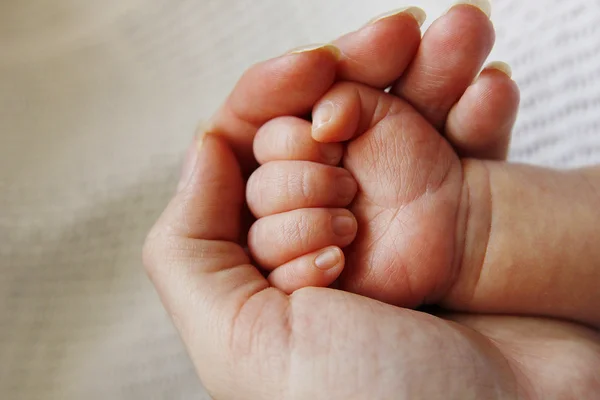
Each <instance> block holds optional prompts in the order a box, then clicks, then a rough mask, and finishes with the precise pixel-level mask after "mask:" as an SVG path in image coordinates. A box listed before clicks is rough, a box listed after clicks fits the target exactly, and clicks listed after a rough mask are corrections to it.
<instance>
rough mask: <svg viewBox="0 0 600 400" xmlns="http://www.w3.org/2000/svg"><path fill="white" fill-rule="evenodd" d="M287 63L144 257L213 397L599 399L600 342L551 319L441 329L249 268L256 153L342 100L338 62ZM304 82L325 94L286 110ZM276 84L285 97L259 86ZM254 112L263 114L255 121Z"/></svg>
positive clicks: (223, 133) (230, 109)
mask: <svg viewBox="0 0 600 400" xmlns="http://www.w3.org/2000/svg"><path fill="white" fill-rule="evenodd" d="M400 20H402V19H399V20H398V21H400ZM384 21H385V20H384ZM388 21H389V19H388ZM398 21H397V22H398ZM388 23H389V22H387V23H386V24H388ZM395 23H396V22H394V24H395ZM387 38H389V36H387V35H382V36H381V37H373V38H372V39H373V40H387ZM374 48H378V47H377V46H374ZM396 48H398V49H401V48H402V47H396ZM399 51H401V50H399ZM387 53H389V52H387ZM387 53H386V52H383V54H381V57H382V58H381V59H380V60H378V61H379V62H380V63H383V64H385V63H386V62H387V61H388V60H389V59H387V58H386V54H387ZM390 58H393V57H390ZM281 59H282V58H279V59H276V60H274V61H269V62H266V63H263V64H260V65H258V66H255V67H254V68H253V69H251V71H250V72H249V73H247V75H245V77H243V78H242V80H241V81H240V84H239V85H238V86H237V87H236V89H235V90H234V91H233V92H232V94H231V95H230V98H229V100H227V102H226V103H225V105H224V106H223V108H222V109H221V110H220V111H219V112H218V113H217V114H216V115H215V117H214V118H213V119H212V120H211V125H210V131H211V132H213V133H212V134H210V135H207V136H204V139H203V140H202V146H201V148H200V149H199V150H198V149H196V147H195V146H194V147H192V148H191V150H190V152H189V155H190V157H189V159H188V162H187V163H186V167H185V168H184V173H183V176H182V180H181V183H180V185H179V191H178V192H177V194H176V195H175V196H174V198H173V200H172V201H171V202H170V204H169V205H168V206H167V208H166V210H165V212H164V213H163V215H162V216H161V217H160V219H159V221H157V223H156V225H155V226H154V227H153V229H152V230H151V232H150V234H149V235H148V238H147V240H146V243H145V246H144V264H145V266H146V268H147V271H148V273H149V275H150V277H151V279H152V281H153V282H154V284H155V285H156V288H157V291H158V293H159V295H160V297H161V299H162V301H163V303H164V304H165V307H166V308H167V310H168V311H169V313H170V314H171V315H172V317H173V321H174V323H175V325H176V326H177V328H178V330H179V331H180V333H181V337H182V339H183V341H184V343H185V344H186V346H187V348H188V350H189V353H190V356H191V358H192V360H193V361H194V364H195V365H196V368H197V370H198V373H199V376H200V378H201V379H202V381H203V383H204V385H205V387H206V388H207V389H208V390H209V392H210V393H211V394H212V396H213V397H214V398H215V399H236V398H239V397H240V394H243V397H244V398H245V399H250V400H252V399H273V398H278V399H303V398H314V399H320V398H323V399H351V398H357V399H359V398H382V399H386V398H389V399H402V398H418V397H422V398H431V399H436V398H443V399H452V398H456V399H468V398H485V399H488V398H489V399H492V398H539V399H568V398H595V397H597V396H598V395H599V393H600V387H599V386H600V384H599V382H598V376H597V371H598V369H599V368H600V360H599V359H600V356H599V354H600V350H599V343H600V338H599V336H598V334H597V333H596V332H595V331H593V330H591V329H588V328H585V327H582V326H579V325H576V324H573V323H568V322H561V321H558V320H551V319H540V318H524V317H511V316H503V317H501V316H486V315H481V314H449V315H440V317H434V316H432V315H429V314H425V313H421V312H416V311H410V310H406V309H401V308H397V307H394V306H391V305H387V304H383V303H380V302H377V301H375V300H371V299H368V298H365V297H362V296H356V295H353V294H349V293H344V292H341V291H337V290H333V289H315V288H308V289H301V290H298V291H296V292H295V293H294V294H293V295H286V294H285V293H283V292H282V291H281V290H278V289H276V288H274V287H273V286H272V285H271V284H270V283H269V282H268V281H267V280H266V279H265V278H264V277H263V276H262V274H261V273H260V271H259V270H258V269H257V268H256V267H254V266H253V265H251V264H250V260H249V258H248V256H247V254H246V252H245V251H244V250H243V248H242V244H243V242H244V241H243V240H240V237H242V238H244V236H245V235H244V233H246V232H247V229H246V228H245V222H246V221H244V218H243V214H244V213H243V209H244V207H243V204H244V191H245V187H244V186H245V184H244V179H243V177H244V176H248V175H250V174H251V173H252V171H253V169H254V166H253V165H252V164H253V161H252V157H251V154H252V151H253V149H252V140H253V138H254V136H255V135H256V132H257V130H258V128H260V126H262V125H263V124H264V123H266V122H267V121H269V120H271V119H273V118H277V117H282V116H285V115H296V116H301V115H304V113H305V112H306V111H307V110H306V107H311V106H312V105H314V104H315V103H316V102H317V100H318V99H320V98H321V97H322V96H323V94H325V93H326V92H327V91H328V90H329V88H330V87H331V84H332V83H333V82H325V81H326V80H327V79H329V77H330V75H329V71H330V70H329V69H328V68H330V63H331V65H333V64H335V62H336V60H335V58H334V57H332V55H331V53H328V52H327V51H323V50H316V51H312V52H306V53H303V54H294V55H289V56H284V57H283V59H286V61H285V62H282V61H281ZM390 69H391V68H390ZM397 73H398V76H400V75H401V74H402V71H397ZM302 74H311V75H312V76H313V77H315V82H317V81H318V80H319V79H323V81H324V83H323V85H322V86H321V85H320V84H319V85H317V83H313V84H314V86H311V87H307V86H302V87H296V88H297V89H298V90H300V91H303V92H302V96H297V97H295V101H296V103H294V102H289V103H285V102H282V101H281V100H282V99H281V97H282V96H283V95H284V93H285V91H284V90H281V91H279V90H277V91H276V92H273V90H276V89H275V88H286V89H289V88H294V87H295V86H294V85H295V84H296V83H295V82H296V80H295V79H294V78H296V77H297V76H298V75H302ZM273 76H275V77H276V83H277V85H262V84H261V82H270V83H273V78H272V77H273ZM249 77H250V78H249ZM267 77H270V80H267ZM360 78H361V75H360V70H357V71H356V76H355V77H354V81H357V82H360V83H369V82H361V79H360ZM364 78H365V81H367V80H368V79H367V78H368V77H364ZM383 78H387V77H382V78H381V81H387V80H388V79H383ZM261 79H262V81H261ZM395 79H396V78H392V79H390V81H394V80H395ZM278 96H279V97H278ZM249 98H252V99H253V103H252V107H254V109H255V110H261V111H260V113H258V114H250V111H249V110H245V109H244V106H243V104H244V101H243V100H244V99H249ZM459 102H460V101H459ZM307 104H311V105H310V106H307ZM246 117H251V118H246ZM350 332H351V334H350ZM349 360H351V362H349Z"/></svg>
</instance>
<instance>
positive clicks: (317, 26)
mask: <svg viewBox="0 0 600 400" xmlns="http://www.w3.org/2000/svg"><path fill="white" fill-rule="evenodd" d="M415 3H416V5H420V6H422V7H424V8H425V9H426V10H427V11H428V13H429V16H430V17H429V20H428V23H429V22H431V20H432V19H433V18H434V17H435V16H437V15H439V14H440V13H441V12H443V11H444V9H446V8H447V7H448V6H449V5H450V1H449V0H437V1H436V0H428V1H427V0H416V1H415ZM399 6H401V4H397V3H395V2H393V1H391V0H374V1H369V2H364V1H359V0H350V1H349V0H330V1H327V2H322V1H320V0H287V1H279V0H261V1H250V0H202V1H195V0H105V1H98V2H91V1H86V2H83V1H78V0H55V1H52V2H50V1H45V0H29V1H2V2H0V49H2V50H1V51H0V398H2V399H7V400H8V399H10V400H21V399H27V400H29V399H32V400H33V399H61V400H71V399H132V400H134V399H144V400H149V399H208V396H207V395H206V394H205V393H204V391H203V389H202V387H201V384H200V382H199V381H198V379H197V377H196V375H195V373H194V370H193V367H192V365H191V363H190V361H189V359H188V357H187V355H186V353H185V351H184V348H183V346H182V344H181V342H180V340H179V338H178V336H177V334H176V332H175V330H174V329H173V327H172V325H171V323H170V321H169V319H168V316H167V315H166V313H165V311H164V310H163V308H162V306H161V304H160V302H159V301H158V298H157V296H156V294H155V292H154V290H153V288H152V286H151V284H150V283H149V281H148V279H147V278H146V276H145V274H144V272H143V269H142V266H141V256H140V253H141V246H142V243H143V240H144V236H145V234H146V232H147V231H148V229H149V228H150V226H151V225H152V224H153V222H154V221H155V219H156V218H157V216H158V215H159V214H160V212H161V211H162V209H163V208H164V206H165V205H166V202H167V201H168V199H169V198H170V196H171V195H172V193H173V191H174V188H175V185H176V181H177V175H178V172H179V166H180V161H181V157H182V155H183V152H184V150H185V148H186V147H187V145H188V143H189V142H190V140H191V139H192V133H193V132H194V129H195V127H196V125H197V124H198V122H199V121H200V120H201V119H203V118H207V117H208V116H210V114H211V113H212V112H213V111H214V110H215V109H216V107H217V106H218V104H219V103H220V102H221V101H222V100H223V98H224V97H225V95H226V94H227V93H228V92H229V91H230V90H231V88H232V86H233V84H234V82H235V81H236V80H237V78H238V77H239V75H240V74H241V73H242V71H243V70H244V69H245V68H246V67H247V66H249V65H250V64H251V63H254V62H256V61H259V60H261V59H264V58H268V57H272V56H275V55H277V54H280V53H282V52H284V51H285V50H286V49H288V48H292V47H296V46H298V45H302V44H307V43H313V42H324V41H329V40H330V39H331V38H333V37H335V36H337V35H339V34H341V33H344V32H346V31H348V30H354V29H356V28H357V27H359V26H361V25H362V24H363V23H364V22H365V20H366V19H368V18H370V17H372V16H374V15H377V14H378V13H381V12H384V11H387V10H389V9H393V8H397V7H399ZM493 20H494V23H495V26H496V28H497V32H498V33H497V48H496V50H495V51H494V54H493V57H492V58H493V59H501V60H504V61H507V62H509V63H510V64H511V66H512V67H513V69H514V73H515V76H514V77H515V79H516V81H518V83H519V84H520V85H521V88H522V92H523V99H522V107H521V115H520V119H519V122H518V125H517V128H516V131H515V138H514V143H513V148H512V153H511V158H512V159H513V160H515V161H520V162H528V163H535V164H540V165H546V166H554V167H560V168H565V167H575V166H581V165H586V164H592V163H598V162H600V32H599V30H600V1H598V0H591V1H590V0H572V1H562V0H531V1H521V0H496V1H495V3H494V15H493Z"/></svg>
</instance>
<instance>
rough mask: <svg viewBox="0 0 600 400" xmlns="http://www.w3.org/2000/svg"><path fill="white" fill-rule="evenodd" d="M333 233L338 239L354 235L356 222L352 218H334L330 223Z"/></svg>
mask: <svg viewBox="0 0 600 400" xmlns="http://www.w3.org/2000/svg"><path fill="white" fill-rule="evenodd" d="M331 226H332V228H333V233H335V234H336V235H337V236H340V237H346V236H350V235H354V233H355V232H356V221H355V220H354V218H352V217H347V216H336V217H333V220H332V221H331Z"/></svg>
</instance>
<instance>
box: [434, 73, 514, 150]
mask: <svg viewBox="0 0 600 400" xmlns="http://www.w3.org/2000/svg"><path fill="white" fill-rule="evenodd" d="M506 67H507V65H506V64H504V63H502V64H499V63H494V64H491V65H488V66H487V67H486V68H485V69H484V70H483V71H482V72H481V74H480V75H479V77H478V78H477V79H476V80H475V82H474V83H473V84H472V85H471V86H470V87H469V88H468V89H467V90H466V91H465V93H464V95H463V96H462V97H461V99H460V100H459V101H458V102H457V103H456V104H455V106H454V107H453V108H452V110H451V111H450V114H449V116H448V121H447V124H446V136H447V137H448V139H449V140H450V142H451V143H452V144H453V146H454V147H455V148H456V149H457V151H458V152H459V154H460V155H461V156H465V157H474V158H486V159H498V160H504V159H505V158H506V155H507V153H508V147H509V144H510V140H511V133H512V128H513V126H514V123H515V121H516V119H517V114H518V110H519V104H520V91H519V87H518V85H517V83H516V82H515V81H514V80H512V79H511V74H510V69H509V68H510V67H508V68H506Z"/></svg>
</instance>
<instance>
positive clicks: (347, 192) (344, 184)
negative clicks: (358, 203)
mask: <svg viewBox="0 0 600 400" xmlns="http://www.w3.org/2000/svg"><path fill="white" fill-rule="evenodd" d="M336 187H337V192H338V196H340V198H341V199H345V200H348V201H352V199H353V198H354V196H355V195H356V182H355V181H354V179H352V178H350V177H349V176H345V177H343V178H340V179H338V180H337V182H336Z"/></svg>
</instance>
